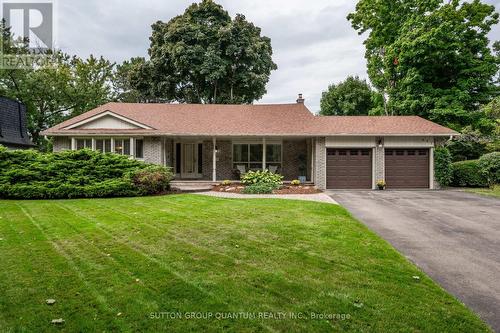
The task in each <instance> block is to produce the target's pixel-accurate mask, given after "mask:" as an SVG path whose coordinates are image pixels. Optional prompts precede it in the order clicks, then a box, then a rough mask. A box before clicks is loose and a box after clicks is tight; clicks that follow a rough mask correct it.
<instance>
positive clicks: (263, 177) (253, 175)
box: [241, 170, 283, 187]
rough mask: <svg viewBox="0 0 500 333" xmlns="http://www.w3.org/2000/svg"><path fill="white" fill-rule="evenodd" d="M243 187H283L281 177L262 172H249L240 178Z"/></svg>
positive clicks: (267, 171)
mask: <svg viewBox="0 0 500 333" xmlns="http://www.w3.org/2000/svg"><path fill="white" fill-rule="evenodd" d="M241 182H242V183H243V184H244V185H253V184H273V185H274V186H276V187H279V186H281V185H283V176H282V175H280V174H277V173H272V172H269V170H264V171H261V170H259V171H249V172H247V173H246V174H244V175H243V176H242V177H241Z"/></svg>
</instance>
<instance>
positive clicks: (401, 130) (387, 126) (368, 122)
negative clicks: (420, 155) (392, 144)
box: [316, 116, 458, 135]
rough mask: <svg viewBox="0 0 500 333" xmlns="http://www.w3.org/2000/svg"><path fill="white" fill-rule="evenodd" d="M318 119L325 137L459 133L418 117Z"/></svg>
mask: <svg viewBox="0 0 500 333" xmlns="http://www.w3.org/2000/svg"><path fill="white" fill-rule="evenodd" d="M316 118H317V123H318V124H317V126H318V128H317V133H322V134H325V135H328V134H334V135H378V134H384V135H398V134H402V135H419V134H429V135H456V134H458V133H457V132H455V131H453V130H451V129H449V128H447V127H444V126H441V125H438V124H436V123H433V122H432V121H429V120H426V119H424V118H420V117H417V116H347V117H346V116H329V117H316Z"/></svg>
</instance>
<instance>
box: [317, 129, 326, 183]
mask: <svg viewBox="0 0 500 333" xmlns="http://www.w3.org/2000/svg"><path fill="white" fill-rule="evenodd" d="M314 156H315V160H316V161H315V163H314V165H315V169H316V170H315V171H316V172H315V176H314V184H316V187H317V188H319V189H320V190H324V189H326V146H325V138H324V137H320V138H316V144H315V152H314Z"/></svg>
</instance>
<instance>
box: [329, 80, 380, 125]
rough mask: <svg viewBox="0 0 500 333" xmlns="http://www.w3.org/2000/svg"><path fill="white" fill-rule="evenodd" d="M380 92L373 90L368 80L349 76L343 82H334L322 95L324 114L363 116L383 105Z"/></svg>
mask: <svg viewBox="0 0 500 333" xmlns="http://www.w3.org/2000/svg"><path fill="white" fill-rule="evenodd" d="M380 101H381V99H380V97H379V94H378V93H376V92H375V91H373V90H372V88H371V87H370V85H369V84H368V83H367V82H366V80H361V79H359V77H357V76H355V77H353V76H349V77H347V79H346V80H345V81H343V82H340V83H338V84H332V85H330V86H329V87H328V90H327V91H324V92H323V94H322V96H321V111H320V114H321V115H323V116H330V115H336V116H361V115H368V114H370V112H371V111H372V110H373V109H375V108H378V107H381V106H382V105H381V104H380Z"/></svg>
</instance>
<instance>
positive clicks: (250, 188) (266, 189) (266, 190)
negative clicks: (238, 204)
mask: <svg viewBox="0 0 500 333" xmlns="http://www.w3.org/2000/svg"><path fill="white" fill-rule="evenodd" d="M278 187H279V186H277V185H275V184H272V183H256V184H251V185H247V186H245V188H244V189H243V193H244V194H271V193H273V191H274V190H275V189H277V188H278Z"/></svg>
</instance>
